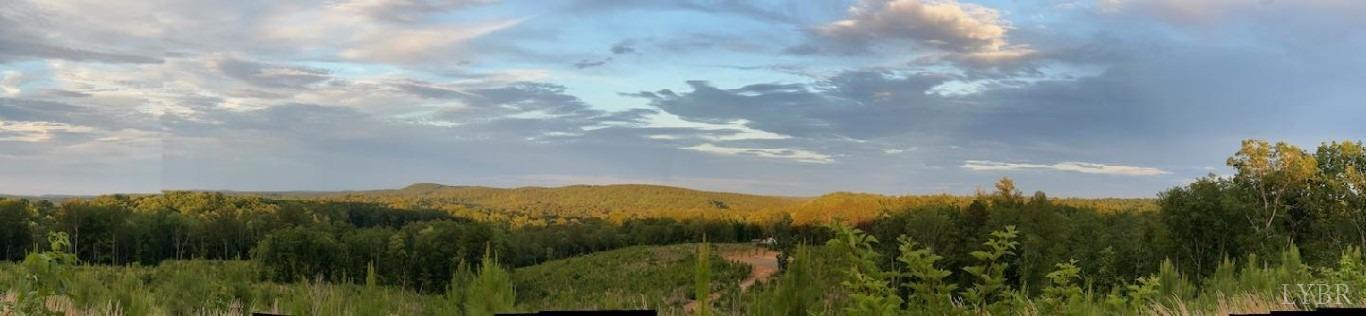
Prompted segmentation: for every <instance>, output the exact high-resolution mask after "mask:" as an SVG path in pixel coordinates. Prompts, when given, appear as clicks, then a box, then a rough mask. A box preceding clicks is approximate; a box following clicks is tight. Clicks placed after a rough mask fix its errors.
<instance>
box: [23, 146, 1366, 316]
mask: <svg viewBox="0 0 1366 316" xmlns="http://www.w3.org/2000/svg"><path fill="white" fill-rule="evenodd" d="M1227 165H1228V166H1229V167H1231V168H1232V169H1233V170H1234V171H1235V173H1234V174H1233V175H1231V176H1217V175H1214V174H1211V175H1209V176H1207V177H1203V178H1200V179H1196V180H1194V181H1193V182H1191V183H1189V184H1186V185H1182V186H1178V187H1174V188H1171V189H1169V190H1167V191H1164V192H1161V193H1158V194H1157V196H1156V198H1154V199H1076V198H1063V199H1059V198H1050V197H1048V196H1047V195H1045V194H1044V193H1043V192H1035V193H1033V194H1030V195H1026V194H1024V193H1023V192H1022V191H1020V190H1019V189H1017V188H1016V187H1015V185H1014V183H1013V182H1012V181H1011V180H1010V179H1008V178H1003V179H1001V180H1000V181H999V182H997V183H996V184H995V186H994V190H992V191H990V192H979V193H978V194H976V195H973V196H953V195H924V196H886V195H875V194H858V193H832V194H827V195H824V196H819V197H781V196H760V195H747V194H733V193H717V192H704V191H694V190H688V189H681V188H673V187H665V186H654V185H609V186H569V187H560V188H537V187H531V188H517V189H499V188H486V187H457V186H443V185H436V184H417V185H413V186H409V187H407V188H403V189H397V190H379V191H354V192H192V191H168V192H164V193H161V194H146V195H136V194H133V195H104V196H98V197H90V198H83V197H82V198H63V199H39V198H24V197H10V198H0V260H4V261H5V262H4V263H0V293H4V296H3V299H0V315H31V314H50V313H55V314H98V315H105V314H114V315H183V314H214V315H217V314H234V315H236V314H245V313H250V312H253V311H268V312H276V313H283V314H291V315H488V314H492V313H496V312H532V311H536V310H548V309H554V310H577V309H654V310H658V311H660V312H661V313H662V314H701V315H706V314H723V315H810V314H829V315H902V314H906V315H968V314H979V315H980V314H1044V315H1054V314H1075V315H1100V314H1105V315H1111V314H1121V315H1133V314H1163V315H1186V314H1223V313H1245V312H1266V311H1270V310H1297V309H1309V308H1314V307H1322V306H1337V307H1341V306H1366V295H1363V294H1362V293H1366V257H1363V256H1362V251H1361V248H1362V247H1366V151H1363V147H1362V144H1361V143H1360V142H1351V141H1344V142H1327V143H1323V144H1321V145H1320V146H1318V148H1317V149H1316V150H1314V151H1308V150H1305V149H1301V148H1298V147H1296V146H1293V145H1290V144H1286V143H1269V142H1266V141H1260V140H1248V141H1244V142H1243V143H1242V144H1241V146H1240V147H1239V148H1238V150H1237V151H1236V153H1234V154H1233V155H1232V156H1231V157H1230V158H1229V159H1228V160H1227ZM761 248H762V249H761ZM763 251H772V252H776V253H777V256H776V265H777V273H774V274H772V275H767V274H766V275H765V277H763V278H762V279H757V280H755V279H750V280H749V283H752V284H753V286H749V285H748V283H745V280H746V279H747V277H748V276H750V275H751V270H752V269H756V268H757V266H755V265H753V264H750V263H745V262H742V261H737V260H735V259H728V258H733V257H731V256H730V255H732V254H737V253H745V252H754V253H759V252H763ZM742 283H745V286H741V284H742ZM1321 290H1322V291H1321ZM1330 291H1331V295H1330V296H1329V298H1331V299H1330V300H1323V299H1321V298H1322V295H1319V294H1320V292H1324V293H1330ZM1306 294H1307V295H1306ZM1325 295H1327V294H1325ZM685 306H686V307H685Z"/></svg>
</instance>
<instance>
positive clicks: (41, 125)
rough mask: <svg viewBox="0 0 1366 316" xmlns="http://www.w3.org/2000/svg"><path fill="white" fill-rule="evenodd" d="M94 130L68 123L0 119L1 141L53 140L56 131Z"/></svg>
mask: <svg viewBox="0 0 1366 316" xmlns="http://www.w3.org/2000/svg"><path fill="white" fill-rule="evenodd" d="M92 130H93V129H91V128H90V127H87V126H73V125H71V124H66V123H55V122H14V121H10V122H6V121H0V141H18V142H30V143H36V142H45V141H48V140H51V139H52V134H54V133H88V132H91V131H92Z"/></svg>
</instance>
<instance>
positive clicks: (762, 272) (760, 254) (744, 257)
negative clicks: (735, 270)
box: [683, 248, 778, 312]
mask: <svg viewBox="0 0 1366 316" xmlns="http://www.w3.org/2000/svg"><path fill="white" fill-rule="evenodd" d="M721 257H722V258H726V260H730V261H731V262H739V263H744V264H748V265H749V267H750V269H749V276H748V277H745V279H744V280H740V292H744V291H746V290H749V287H751V286H754V283H756V282H759V280H768V278H770V277H773V274H774V273H778V252H777V251H772V250H768V249H763V248H753V249H746V250H732V251H728V252H724V253H722V254H721ZM718 298H721V293H711V295H710V296H708V298H707V301H716V299H718ZM695 309H697V301H695V300H694V301H689V302H688V303H687V304H684V305H683V310H684V311H687V312H692V311H693V310H695Z"/></svg>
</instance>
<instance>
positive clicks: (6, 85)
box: [0, 70, 24, 97]
mask: <svg viewBox="0 0 1366 316" xmlns="http://www.w3.org/2000/svg"><path fill="white" fill-rule="evenodd" d="M23 80H24V74H22V73H19V72H18V71H13V70H11V71H6V72H5V75H4V76H0V94H4V95H5V96H11V97H12V96H16V95H19V92H21V91H23V90H21V89H19V83H21V82H23Z"/></svg>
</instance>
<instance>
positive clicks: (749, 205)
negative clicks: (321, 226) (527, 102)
mask: <svg viewBox="0 0 1366 316" xmlns="http://www.w3.org/2000/svg"><path fill="white" fill-rule="evenodd" d="M243 194H251V195H260V196H263V197H270V198H285V199H328V200H344V201H364V202H377V203H385V204H389V205H393V206H396V207H404V208H432V209H445V210H452V211H456V212H464V213H473V214H472V215H475V216H476V217H478V216H480V215H482V216H494V217H504V216H519V215H520V216H526V217H531V218H541V217H612V218H625V217H675V218H683V217H696V216H709V217H734V218H746V217H749V216H750V215H754V214H757V213H771V212H775V211H781V210H785V209H788V208H789V207H792V206H795V205H797V204H799V203H802V202H803V201H805V200H809V198H800V197H778V196H763V195H750V194H739V193H724V192H709V191H699V190H692V189H685V188H678V187H670V186H661V185H644V184H619V185H571V186H565V187H554V188H548V187H521V188H491V187H481V186H447V185H440V184H432V183H419V184H414V185H410V186H407V187H405V188H402V189H398V190H374V191H350V192H331V193H329V192H268V193H260V192H258V193H243ZM466 215H471V214H466Z"/></svg>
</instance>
